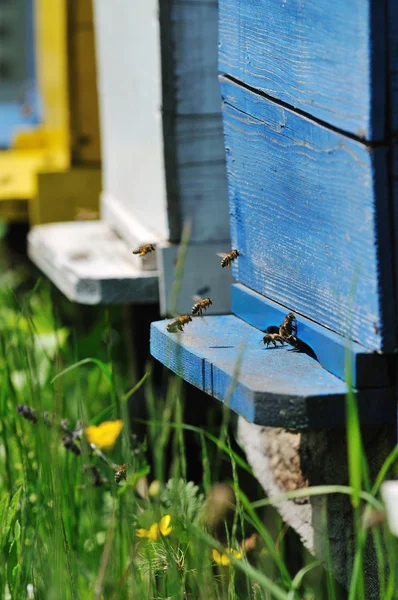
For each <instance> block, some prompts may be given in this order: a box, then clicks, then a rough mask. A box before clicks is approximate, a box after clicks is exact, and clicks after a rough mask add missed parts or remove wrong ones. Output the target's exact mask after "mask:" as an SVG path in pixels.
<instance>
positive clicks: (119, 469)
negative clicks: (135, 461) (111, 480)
mask: <svg viewBox="0 0 398 600" xmlns="http://www.w3.org/2000/svg"><path fill="white" fill-rule="evenodd" d="M127 467H128V464H127V463H124V464H123V465H116V467H115V481H116V483H120V482H121V481H122V479H127Z"/></svg>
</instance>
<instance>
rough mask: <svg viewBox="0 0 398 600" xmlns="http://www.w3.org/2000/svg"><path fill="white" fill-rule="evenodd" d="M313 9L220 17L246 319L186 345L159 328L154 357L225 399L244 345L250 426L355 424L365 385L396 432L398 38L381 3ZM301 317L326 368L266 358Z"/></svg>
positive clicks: (367, 400) (373, 411)
mask: <svg viewBox="0 0 398 600" xmlns="http://www.w3.org/2000/svg"><path fill="white" fill-rule="evenodd" d="M300 7H301V5H299V3H298V2H291V3H288V4H286V3H282V4H280V3H279V2H276V1H275V2H273V1H271V2H265V1H262V0H251V1H248V2H242V1H241V0H222V1H221V2H220V44H219V68H220V71H221V72H222V74H221V76H220V86H221V94H222V98H223V123H224V134H225V150H226V157H227V170H228V185H229V206H230V226H231V237H232V247H233V248H237V249H238V250H239V252H240V256H239V258H238V259H237V260H236V261H235V262H234V263H233V273H234V276H235V278H236V280H237V282H238V283H237V284H235V285H233V286H232V289H231V296H232V312H233V313H234V315H235V316H234V317H220V318H219V319H217V320H212V321H211V327H208V326H207V322H206V320H202V321H200V320H199V321H195V323H194V324H193V326H192V327H191V328H190V329H189V328H188V327H187V329H186V334H184V335H181V336H175V335H174V336H173V335H172V334H168V333H167V332H165V325H164V324H157V325H154V326H153V353H154V355H155V356H156V357H158V358H159V359H160V360H162V361H163V362H165V364H170V361H171V358H170V357H171V355H172V354H173V353H174V352H177V351H178V350H179V349H181V348H182V349H184V350H187V351H188V350H189V352H190V353H192V355H193V357H195V360H192V361H191V371H190V373H189V375H188V374H186V377H187V378H189V379H190V381H191V382H192V383H195V384H196V385H198V386H199V387H201V388H203V389H208V390H209V392H210V393H213V395H215V396H216V397H218V398H220V399H224V398H225V394H226V390H227V389H228V386H229V384H230V383H231V380H233V379H234V372H235V371H234V365H235V363H236V360H237V356H238V346H239V344H238V341H239V339H240V340H241V341H242V342H244V343H245V345H246V353H244V354H243V363H242V364H241V373H240V376H239V377H238V386H241V388H242V389H236V390H235V392H234V394H233V396H232V398H231V399H230V400H231V402H232V404H231V406H232V407H233V402H234V398H235V395H236V396H237V397H239V402H238V400H236V402H237V403H238V404H237V406H238V405H239V408H237V410H238V412H240V413H241V414H245V416H249V418H250V420H252V421H254V422H257V423H260V424H262V425H270V424H272V425H275V426H297V427H299V426H303V427H309V426H322V424H325V423H331V421H330V419H332V422H333V424H337V423H339V422H340V423H343V422H344V402H345V400H344V399H345V393H346V390H347V387H346V386H345V385H344V384H343V383H342V382H343V381H349V382H350V383H352V384H353V385H354V387H355V388H356V389H357V390H358V398H359V405H360V410H361V413H362V416H363V418H364V419H365V421H367V422H369V423H373V422H376V421H377V422H385V421H386V420H387V421H389V420H391V419H393V415H394V402H395V400H394V397H395V388H394V385H395V383H394V381H395V374H394V364H395V363H394V361H395V359H394V352H395V350H396V348H397V343H396V336H397V304H396V281H395V280H396V273H395V258H396V257H395V250H394V248H395V246H396V243H395V241H396V214H395V212H396V211H395V209H396V206H395V205H396V185H395V178H394V169H395V166H394V165H395V162H394V158H395V156H394V151H395V144H394V137H393V135H394V131H396V129H395V127H396V124H395V125H394V119H393V116H394V114H395V113H394V111H395V110H396V107H395V106H394V102H393V100H394V98H395V96H394V94H393V91H394V88H393V83H394V77H395V75H394V73H395V69H396V65H395V67H394V63H393V62H392V61H393V54H392V52H393V50H394V49H395V46H394V35H396V34H394V31H392V29H391V30H390V31H387V25H386V24H387V23H389V22H392V21H389V20H388V19H387V15H386V10H387V8H386V5H384V4H383V6H382V7H380V5H379V4H377V6H376V4H375V3H373V2H371V1H370V0H369V2H364V3H361V6H360V8H358V7H356V8H355V10H354V8H352V9H350V8H348V7H347V6H346V3H345V2H344V1H343V0H341V2H337V3H336V6H334V8H333V11H332V9H331V8H330V5H329V3H328V2H326V0H325V1H324V2H320V3H318V4H317V6H316V7H315V6H314V5H312V4H311V5H308V6H305V7H301V8H300ZM315 24H316V26H315ZM388 35H389V36H390V37H389V38H388V39H389V42H390V45H389V46H388V48H390V49H391V52H389V51H388V50H386V45H385V41H384V40H385V38H386V37H388ZM395 44H396V41H395ZM395 60H396V59H395ZM351 73H352V74H353V75H352V77H351V78H350V76H349V74H351ZM289 311H294V313H295V314H296V315H297V318H298V324H299V330H298V336H299V339H300V340H301V341H302V342H303V343H304V344H306V345H307V348H308V347H309V348H310V349H311V352H312V354H313V356H315V357H316V358H317V359H318V362H317V361H316V360H315V358H313V357H311V356H309V354H304V355H303V354H301V355H300V357H299V354H298V353H297V349H296V350H295V349H292V348H291V347H289V346H288V345H285V346H284V347H281V348H278V349H276V348H275V349H274V348H272V349H264V348H261V346H259V345H258V342H257V345H256V342H255V340H256V339H257V340H258V341H261V336H262V335H264V334H263V333H262V332H263V331H265V330H266V329H267V328H268V327H270V326H279V324H280V323H281V321H282V320H283V317H284V315H285V314H286V313H287V312H289ZM220 319H225V322H224V323H223V324H222V325H221V321H220ZM238 328H240V329H241V330H242V331H241V333H240V334H239V336H237V335H236V332H237V330H238ZM190 331H191V334H190V333H189V332H190ZM209 331H211V332H212V333H211V335H210V337H209ZM213 332H217V333H214V335H213ZM218 332H219V333H218ZM228 336H231V337H228ZM210 339H211V344H210V343H208V340H209V341H210ZM161 340H163V341H161ZM164 340H166V341H164ZM217 340H218V341H217ZM158 342H159V343H158ZM166 342H167V343H166ZM171 348H172V349H171ZM214 348H220V352H215V350H214ZM221 348H224V350H223V351H222V352H221ZM212 349H213V350H212ZM292 351H294V352H295V353H296V354H297V356H295V358H293V357H292ZM216 355H217V356H216ZM245 361H247V362H245ZM300 361H304V362H302V363H301V362H300ZM304 363H305V364H304ZM176 364H177V363H176ZM203 364H204V368H203ZM249 365H250V367H249ZM347 367H349V369H348V371H349V372H347ZM181 369H184V367H183V366H181ZM207 371H209V373H210V375H209V377H210V379H209V381H210V382H211V383H210V384H209V383H208V380H207V377H206V374H207ZM323 377H325V380H324V381H322V378H323ZM318 386H320V387H318ZM376 389H377V391H376ZM311 390H312V391H311ZM296 396H297V397H298V398H301V400H300V401H301V403H302V406H301V408H298V406H299V402H298V401H296V400H295V399H294V398H295V397H296ZM244 397H246V401H244V400H243V398H244ZM331 398H333V401H334V402H336V404H335V405H334V406H333V410H332V411H329V408H328V407H330V403H328V399H329V400H330V399H331ZM276 400H278V401H279V402H280V406H279V405H276V404H275V401H276ZM267 403H269V404H270V405H272V406H273V410H268V409H267V410H266V409H265V408H264V407H265V406H266V405H267ZM336 407H337V408H338V409H337V410H336ZM275 411H276V414H275ZM362 411H363V412H362ZM289 415H291V417H290V416H289ZM366 415H367V416H366ZM293 416H294V418H293ZM290 419H292V421H290V422H289V420H290Z"/></svg>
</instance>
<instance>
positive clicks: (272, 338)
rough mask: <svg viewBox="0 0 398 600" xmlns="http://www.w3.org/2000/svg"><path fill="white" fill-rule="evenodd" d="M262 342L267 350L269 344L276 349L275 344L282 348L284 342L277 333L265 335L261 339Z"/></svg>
mask: <svg viewBox="0 0 398 600" xmlns="http://www.w3.org/2000/svg"><path fill="white" fill-rule="evenodd" d="M262 341H263V342H264V344H267V348H268V346H269V345H270V344H274V346H275V347H276V342H280V343H281V344H282V346H284V345H285V340H284V338H283V337H282V336H281V335H279V333H267V335H265V336H264V337H263V339H262Z"/></svg>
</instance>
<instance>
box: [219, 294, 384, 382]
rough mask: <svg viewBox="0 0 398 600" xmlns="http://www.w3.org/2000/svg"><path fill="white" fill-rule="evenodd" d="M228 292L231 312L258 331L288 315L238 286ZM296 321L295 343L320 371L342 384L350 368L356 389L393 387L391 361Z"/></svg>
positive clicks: (307, 322)
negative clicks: (300, 343) (308, 353)
mask: <svg viewBox="0 0 398 600" xmlns="http://www.w3.org/2000/svg"><path fill="white" fill-rule="evenodd" d="M231 291H232V294H231V310H232V312H233V313H234V314H235V315H237V316H238V317H240V318H241V319H243V320H244V321H246V323H249V324H250V325H253V327H257V329H260V330H262V331H265V330H266V329H267V328H268V327H272V326H276V327H279V325H280V324H281V323H282V321H283V319H284V317H285V315H286V313H288V312H289V309H288V308H287V307H286V306H282V305H280V304H277V303H276V302H273V301H272V300H269V299H268V298H265V297H264V296H261V295H260V294H257V292H254V291H253V290H250V289H249V288H247V287H245V286H244V285H241V284H239V283H237V284H234V285H233V286H232V290H231ZM297 320H298V334H297V335H298V337H299V339H300V340H301V341H303V342H304V343H305V344H307V345H308V346H309V348H311V349H312V351H313V352H314V353H315V355H316V357H317V359H318V360H319V362H320V363H321V365H322V367H323V368H324V369H327V370H328V371H330V372H331V373H333V374H334V375H337V377H339V378H340V379H343V380H346V368H347V366H350V371H351V382H352V385H353V386H354V387H356V388H368V387H384V386H385V387H389V386H392V385H393V374H394V367H393V364H392V361H393V360H395V359H394V358H393V357H387V356H385V355H382V354H378V353H376V352H372V351H369V350H368V349H367V348H365V347H364V346H361V345H360V344H357V343H356V342H351V341H349V340H347V339H346V338H344V337H342V336H340V335H338V334H337V333H334V332H333V331H331V330H330V329H326V328H325V327H321V326H320V325H318V324H317V323H314V321H311V320H310V319H306V318H305V317H302V316H301V315H297Z"/></svg>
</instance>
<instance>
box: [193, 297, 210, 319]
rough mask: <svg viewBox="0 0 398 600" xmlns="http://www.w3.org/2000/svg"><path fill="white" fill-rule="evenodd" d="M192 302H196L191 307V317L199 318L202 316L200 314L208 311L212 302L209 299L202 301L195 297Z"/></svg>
mask: <svg viewBox="0 0 398 600" xmlns="http://www.w3.org/2000/svg"><path fill="white" fill-rule="evenodd" d="M194 300H196V304H194V305H193V307H192V310H191V315H198V316H199V317H201V316H202V313H203V311H204V310H207V309H208V307H209V306H210V304H213V302H212V301H211V300H210V298H203V299H202V298H198V297H195V298H194Z"/></svg>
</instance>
